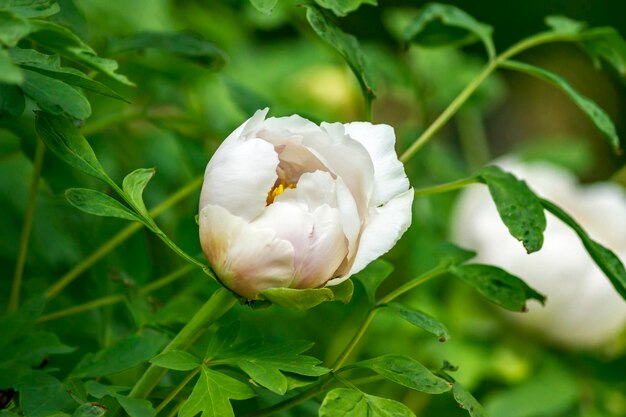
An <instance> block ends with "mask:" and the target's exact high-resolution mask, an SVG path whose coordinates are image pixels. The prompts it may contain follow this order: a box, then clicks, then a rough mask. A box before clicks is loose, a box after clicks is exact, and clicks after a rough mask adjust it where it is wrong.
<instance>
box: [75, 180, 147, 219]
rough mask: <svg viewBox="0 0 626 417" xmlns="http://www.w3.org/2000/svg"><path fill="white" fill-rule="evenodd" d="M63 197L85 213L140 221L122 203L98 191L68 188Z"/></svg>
mask: <svg viewBox="0 0 626 417" xmlns="http://www.w3.org/2000/svg"><path fill="white" fill-rule="evenodd" d="M65 198H67V201H69V202H70V204H71V205H73V206H74V207H76V208H77V209H79V210H81V211H84V212H85V213H89V214H93V215H95V216H104V217H117V218H119V219H124V220H130V221H137V222H140V221H141V219H140V218H139V217H138V216H137V215H136V214H135V213H133V212H132V211H130V210H129V209H128V208H126V207H125V206H123V205H122V203H120V202H119V201H117V200H116V199H114V198H112V197H109V196H108V195H106V194H104V193H101V192H100V191H96V190H90V189H87V188H70V189H69V190H67V191H66V192H65Z"/></svg>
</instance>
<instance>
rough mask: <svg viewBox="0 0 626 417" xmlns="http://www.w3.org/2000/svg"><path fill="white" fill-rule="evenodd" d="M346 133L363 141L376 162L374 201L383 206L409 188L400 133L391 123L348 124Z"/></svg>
mask: <svg viewBox="0 0 626 417" xmlns="http://www.w3.org/2000/svg"><path fill="white" fill-rule="evenodd" d="M344 126H345V129H346V133H347V134H348V135H349V136H350V137H351V138H352V139H355V140H357V141H358V142H359V143H361V144H362V145H363V146H364V147H365V149H367V152H369V154H370V157H371V158H372V162H373V163H374V193H373V195H372V202H371V203H372V205H374V206H379V205H381V204H384V203H386V202H387V201H389V200H390V199H391V198H393V197H394V196H396V195H398V194H400V193H402V192H404V191H406V190H407V189H408V188H409V179H408V178H407V176H406V173H405V172H404V165H402V162H400V161H399V160H398V156H397V154H396V150H395V144H396V135H395V133H394V131H393V128H392V127H391V126H388V125H384V124H380V125H373V124H371V123H368V122H354V123H348V124H345V125H344Z"/></svg>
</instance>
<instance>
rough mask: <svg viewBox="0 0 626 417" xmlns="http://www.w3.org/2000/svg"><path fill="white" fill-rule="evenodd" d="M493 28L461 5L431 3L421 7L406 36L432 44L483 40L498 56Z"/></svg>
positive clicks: (408, 40)
mask: <svg viewBox="0 0 626 417" xmlns="http://www.w3.org/2000/svg"><path fill="white" fill-rule="evenodd" d="M492 32H493V28H492V27H491V26H489V25H486V24H484V23H481V22H479V21H477V20H476V19H474V18H473V17H472V16H470V15H469V14H467V13H466V12H464V11H463V10H461V9H459V8H458V7H455V6H452V5H449V4H441V3H430V4H427V5H426V6H424V7H423V8H422V9H420V11H419V14H418V15H417V16H416V17H415V19H414V21H413V22H412V23H411V24H410V25H409V26H408V27H407V28H406V30H405V31H404V36H403V37H404V39H405V40H406V41H407V42H414V43H417V44H419V45H423V46H429V47H440V46H451V45H452V46H454V45H464V44H468V43H472V42H474V40H476V39H478V40H480V41H481V42H482V43H483V45H485V49H486V50H487V54H488V55H489V57H490V58H493V57H494V56H495V55H496V51H495V48H494V46H493V40H492V38H491V33H492Z"/></svg>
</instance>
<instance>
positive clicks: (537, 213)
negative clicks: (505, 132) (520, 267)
mask: <svg viewBox="0 0 626 417" xmlns="http://www.w3.org/2000/svg"><path fill="white" fill-rule="evenodd" d="M480 178H481V179H482V181H484V182H485V184H487V186H488V187H489V192H490V193H491V197H492V198H493V201H494V203H495V204H496V208H497V209H498V213H499V214H500V218H501V219H502V222H503V223H504V224H505V225H506V227H507V228H508V229H509V232H510V233H511V235H512V236H513V237H515V238H516V239H517V240H520V241H521V242H522V243H523V244H524V247H525V248H526V251H527V252H528V253H531V252H536V251H538V250H539V249H541V247H542V246H543V232H544V230H546V215H545V213H544V212H543V207H542V206H541V202H540V201H539V198H538V197H537V196H536V195H535V193H533V192H532V191H531V190H530V188H528V186H527V185H526V183H525V182H524V181H520V180H518V179H517V178H515V177H514V176H513V175H511V174H510V173H508V172H505V171H502V170H501V169H500V168H498V167H496V166H489V167H486V168H483V169H482V170H481V171H480Z"/></svg>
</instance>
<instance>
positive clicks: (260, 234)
mask: <svg viewBox="0 0 626 417" xmlns="http://www.w3.org/2000/svg"><path fill="white" fill-rule="evenodd" d="M267 112H268V109H265V110H260V111H257V112H256V113H255V115H254V116H253V117H251V118H250V119H249V120H248V121H247V122H246V123H244V124H243V125H241V126H240V127H239V128H238V129H237V130H235V131H234V132H233V133H232V134H231V135H230V136H228V138H226V140H225V141H224V142H223V143H222V145H221V146H220V147H219V149H218V150H217V151H216V152H215V154H214V155H213V157H212V158H211V160H210V162H209V164H208V165H207V168H206V172H205V176H204V184H203V186H202V193H201V195H200V216H199V223H200V243H201V244H202V249H203V251H204V253H205V255H206V257H207V258H208V260H209V262H210V263H211V266H212V267H213V269H214V270H215V272H216V274H217V275H218V277H219V279H220V280H221V282H222V283H223V284H224V285H226V286H227V287H228V288H230V289H231V290H233V291H234V292H236V293H238V294H240V295H242V296H244V297H246V298H248V299H255V298H258V294H259V292H261V291H263V290H265V289H268V288H278V287H288V288H317V287H323V286H325V285H335V284H339V283H340V282H343V281H345V280H346V279H348V278H349V277H350V276H351V275H353V274H355V273H357V272H359V271H361V270H362V269H363V268H365V266H367V264H369V263H370V262H371V261H373V260H374V259H376V258H378V257H379V256H381V255H382V254H384V253H385V252H387V251H388V250H389V249H391V248H392V247H393V246H394V244H395V243H396V242H397V241H398V239H399V238H400V236H402V234H403V233H404V232H405V231H406V230H407V228H408V227H409V225H410V224H411V204H412V202H413V189H411V188H409V181H408V179H407V177H406V174H405V172H404V167H403V165H402V163H401V162H400V161H399V160H398V157H397V155H396V152H395V149H394V145H395V135H394V131H393V128H391V127H390V126H387V125H373V124H371V123H365V122H355V123H348V124H340V123H332V124H331V123H322V124H321V126H318V125H316V124H314V123H312V122H310V121H309V120H306V119H304V118H302V117H300V116H297V115H294V116H290V117H278V118H275V117H271V118H269V119H265V117H266V115H267Z"/></svg>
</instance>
